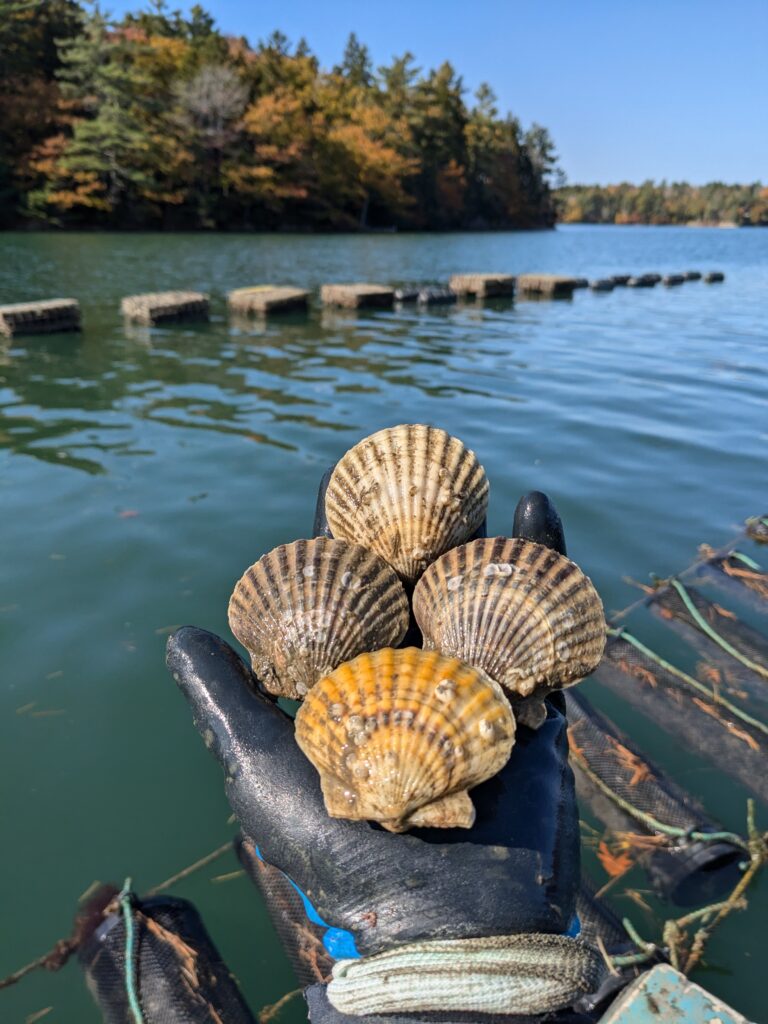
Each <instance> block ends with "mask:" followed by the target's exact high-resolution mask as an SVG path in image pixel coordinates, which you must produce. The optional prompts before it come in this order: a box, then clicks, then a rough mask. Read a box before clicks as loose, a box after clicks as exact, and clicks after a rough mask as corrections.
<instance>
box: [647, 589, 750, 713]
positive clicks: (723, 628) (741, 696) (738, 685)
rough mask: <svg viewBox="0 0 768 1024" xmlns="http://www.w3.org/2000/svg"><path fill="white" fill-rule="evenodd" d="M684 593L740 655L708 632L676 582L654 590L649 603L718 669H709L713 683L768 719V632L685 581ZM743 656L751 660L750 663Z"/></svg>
mask: <svg viewBox="0 0 768 1024" xmlns="http://www.w3.org/2000/svg"><path fill="white" fill-rule="evenodd" d="M684 594H685V595H686V597H687V598H688V600H689V601H690V602H691V603H692V605H693V607H694V608H695V610H696V612H697V613H698V615H699V616H700V617H701V619H702V620H703V622H705V623H706V624H707V625H708V626H709V627H710V628H711V629H712V630H713V631H714V632H715V634H716V635H717V636H719V637H721V638H722V640H723V641H724V643H725V644H727V645H729V646H730V647H731V648H733V650H734V651H736V652H737V654H736V655H734V654H732V653H730V652H729V651H728V650H726V648H725V646H724V645H723V644H721V643H718V641H717V640H716V639H714V638H713V637H712V636H709V635H707V632H706V629H705V628H704V626H702V624H701V622H697V621H696V616H695V615H694V614H693V613H692V612H691V611H690V609H689V608H687V607H686V604H685V600H684V598H683V595H682V594H681V593H680V592H679V591H678V590H676V589H675V588H674V587H673V586H665V587H660V588H659V589H658V590H656V591H655V592H654V594H653V596H652V597H651V599H650V602H649V605H650V608H651V609H652V610H653V611H654V612H655V613H656V614H657V615H658V616H659V617H660V618H661V619H663V620H664V621H666V622H667V623H669V625H670V626H672V627H674V628H675V629H676V630H677V631H678V632H679V633H680V634H681V635H682V636H683V637H684V638H685V639H686V640H687V641H688V642H689V643H690V644H691V645H692V646H693V647H694V648H695V649H696V650H697V651H699V652H700V653H701V654H702V655H703V656H704V657H705V658H706V660H707V661H708V662H709V663H710V665H711V666H716V668H717V669H719V672H717V671H716V672H715V673H714V674H713V673H712V670H711V669H710V674H711V675H712V681H713V683H714V684H715V685H718V686H721V687H723V688H724V690H727V691H728V692H729V694H730V696H732V697H733V698H734V699H735V700H737V701H739V702H740V703H742V704H743V705H744V707H745V708H746V709H747V710H750V709H751V710H752V713H754V714H756V715H758V716H760V715H761V714H762V716H763V718H764V719H765V718H768V716H766V712H767V711H768V637H765V636H763V634H762V633H760V632H759V631H758V630H756V629H753V628H752V626H749V625H748V624H747V623H746V622H742V621H741V620H740V619H738V618H737V617H736V616H735V615H734V613H733V612H731V611H729V610H728V609H727V608H723V607H721V605H719V604H715V603H714V602H712V601H708V600H707V598H706V597H704V596H703V594H701V593H700V592H699V591H698V590H696V589H695V588H694V587H690V586H686V587H685V588H684ZM737 655H741V657H742V659H743V660H739V658H738V656H737ZM745 661H747V662H751V663H752V666H750V665H749V664H745ZM715 676H719V678H715Z"/></svg>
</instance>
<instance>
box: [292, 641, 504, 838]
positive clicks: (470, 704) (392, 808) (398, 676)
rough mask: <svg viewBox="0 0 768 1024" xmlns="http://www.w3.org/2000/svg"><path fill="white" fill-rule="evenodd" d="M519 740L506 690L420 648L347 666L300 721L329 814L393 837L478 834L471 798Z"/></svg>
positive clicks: (311, 698)
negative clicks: (422, 831) (441, 831)
mask: <svg viewBox="0 0 768 1024" xmlns="http://www.w3.org/2000/svg"><path fill="white" fill-rule="evenodd" d="M514 732H515V720H514V716H513V715H512V711H511V709H510V707H509V704H508V702H507V700H506V698H505V697H504V695H503V693H502V691H501V688H500V687H499V686H498V684H497V683H495V682H493V680H491V679H489V678H488V677H487V676H486V675H485V673H483V672H478V671H477V670H476V669H473V668H471V667H470V666H469V665H465V664H464V663H463V662H461V661H459V660H458V659H456V658H445V657H443V656H442V655H441V654H439V653H438V652H437V651H421V650H418V649H417V648H415V647H406V648H405V649H403V650H392V649H391V648H390V649H385V650H381V651H375V652H374V653H372V654H361V655H360V656H359V657H357V658H355V659H354V660H353V661H350V662H347V663H346V664H344V665H341V666H339V668H337V669H336V670H335V671H334V672H332V673H331V674H330V675H328V676H326V677H325V678H324V679H321V680H320V681H319V682H318V683H317V684H316V686H315V687H314V688H313V689H312V691H311V692H310V693H309V695H308V697H307V699H306V701H305V702H304V704H303V705H302V706H301V707H300V708H299V711H298V713H297V715H296V740H297V742H298V744H299V746H300V747H301V749H302V750H303V751H304V753H305V754H306V755H307V757H308V758H309V760H310V761H311V762H312V763H313V764H314V766H315V767H316V768H317V770H318V772H319V773H320V781H321V784H322V788H323V795H324V797H325V803H326V808H327V810H328V813H329V814H330V815H332V816H333V817H339V818H350V819H368V820H372V821H378V822H381V824H382V825H384V827H385V828H388V829H389V830H390V831H393V832H401V831H404V830H405V829H407V828H409V827H410V826H411V825H413V824H419V825H456V826H458V825H463V826H464V827H469V826H470V825H471V824H472V822H473V821H474V809H473V808H472V805H471V802H470V800H469V798H468V797H467V796H466V792H465V791H466V790H467V789H468V788H470V787H472V786H476V785H477V784H478V783H480V782H482V781H483V780H484V779H487V778H490V777H491V776H492V775H495V774H496V772H498V771H500V770H501V768H502V767H503V766H504V765H505V764H506V762H507V760H508V759H509V755H510V751H511V749H512V744H513V742H514ZM446 797H447V798H448V799H447V800H446V799H445V798H446ZM454 797H455V798H454ZM433 803H435V804H437V807H436V808H435V813H434V814H430V813H429V807H430V806H431V805H432V804H433ZM446 812H447V818H446ZM411 814H414V817H415V820H414V821H413V822H409V821H408V818H409V815H411Z"/></svg>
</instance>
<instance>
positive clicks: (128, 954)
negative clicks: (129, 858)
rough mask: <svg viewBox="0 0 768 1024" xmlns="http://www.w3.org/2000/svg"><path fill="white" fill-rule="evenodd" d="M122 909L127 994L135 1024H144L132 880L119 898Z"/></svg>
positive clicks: (124, 886)
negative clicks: (135, 968) (136, 962)
mask: <svg viewBox="0 0 768 1024" xmlns="http://www.w3.org/2000/svg"><path fill="white" fill-rule="evenodd" d="M118 899H119V900H120V909H121V910H122V912H123V918H124V920H125V992H126V995H127V996H128V1005H129V1006H130V1008H131V1014H132V1015H133V1019H134V1021H135V1024H144V1016H143V1014H142V1012H141V1004H140V1003H139V997H138V995H137V993H136V972H135V970H134V957H135V952H136V951H135V935H134V931H133V907H132V906H131V880H130V878H126V880H125V884H124V885H123V888H122V889H121V890H120V895H119V896H118Z"/></svg>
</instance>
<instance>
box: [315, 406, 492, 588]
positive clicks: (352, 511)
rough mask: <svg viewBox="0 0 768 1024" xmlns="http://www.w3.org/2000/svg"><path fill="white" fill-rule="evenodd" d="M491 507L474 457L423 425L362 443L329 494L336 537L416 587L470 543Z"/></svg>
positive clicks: (349, 456)
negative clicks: (431, 568) (433, 566)
mask: <svg viewBox="0 0 768 1024" xmlns="http://www.w3.org/2000/svg"><path fill="white" fill-rule="evenodd" d="M487 507H488V480H487V478H486V475H485V470H484V469H483V467H482V466H481V465H480V463H479V462H478V460H477V456H476V455H475V453H474V452H472V451H470V450H469V449H468V448H465V447H464V445H463V444H462V442H461V441H459V439H458V438H456V437H451V436H450V434H447V433H446V432H445V431H444V430H439V429H438V428H437V427H428V426H424V425H423V424H416V425H402V426H399V427H390V428H388V429H386V430H380V431H378V433H376V434H371V436H370V437H366V438H365V439H364V440H363V441H360V443H359V444H356V445H355V447H354V448H351V449H350V450H349V451H348V452H347V453H346V455H345V456H344V457H343V458H342V459H341V460H340V461H339V463H338V465H337V466H336V468H335V469H334V471H333V474H332V476H331V479H330V482H329V484H328V490H327V492H326V496H325V510H326V515H327V518H328V524H329V526H330V528H331V531H332V532H333V535H334V537H345V538H347V539H349V540H353V539H354V540H356V541H358V542H359V543H360V544H364V545H365V546H366V547H368V548H370V549H371V550H372V551H375V552H377V554H379V555H381V557H382V558H384V559H385V560H386V561H387V562H389V564H390V565H391V566H392V567H393V568H394V569H396V570H397V572H398V573H399V575H400V576H401V578H402V579H403V580H404V581H406V582H411V583H413V582H415V581H416V580H417V579H418V577H419V576H420V575H421V573H422V572H423V571H424V569H426V567H427V566H428V565H429V564H430V563H431V562H433V561H434V560H435V559H436V558H437V557H438V555H441V554H442V553H443V552H444V551H448V550H449V548H452V547H454V546H455V545H456V544H462V543H463V542H464V541H466V540H469V538H470V537H471V536H472V534H473V533H474V532H475V531H476V530H477V528H478V527H479V526H480V524H481V523H482V522H483V519H484V518H485V513H486V509H487Z"/></svg>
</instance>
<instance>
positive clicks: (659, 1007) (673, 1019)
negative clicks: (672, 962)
mask: <svg viewBox="0 0 768 1024" xmlns="http://www.w3.org/2000/svg"><path fill="white" fill-rule="evenodd" d="M651 1022H654V1024H662V1022H663V1024H715V1022H717V1024H749V1022H748V1021H747V1018H746V1017H743V1016H742V1015H741V1014H740V1013H737V1012H736V1010H733V1009H732V1008H731V1007H730V1006H728V1005H727V1004H726V1003H724V1002H722V1001H721V1000H720V999H717V998H716V997H715V996H713V995H712V994H711V993H709V992H707V991H706V989H703V988H702V987H701V986H700V985H696V984H694V983H693V982H692V981H689V980H688V979H687V978H686V977H685V975H684V974H680V972H679V971H676V970H675V969H674V968H673V967H670V966H669V964H659V965H658V966H657V967H654V968H653V970H650V971H648V972H647V973H646V974H642V975H641V976H640V977H639V978H638V979H637V980H636V981H634V982H632V984H631V985H630V986H629V987H628V988H626V989H625V990H624V992H623V994H622V995H621V996H620V998H619V999H617V1000H616V1002H615V1003H613V1005H612V1006H611V1007H610V1009H609V1010H608V1011H607V1012H606V1013H605V1014H604V1015H603V1016H602V1017H601V1018H600V1024H651Z"/></svg>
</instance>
